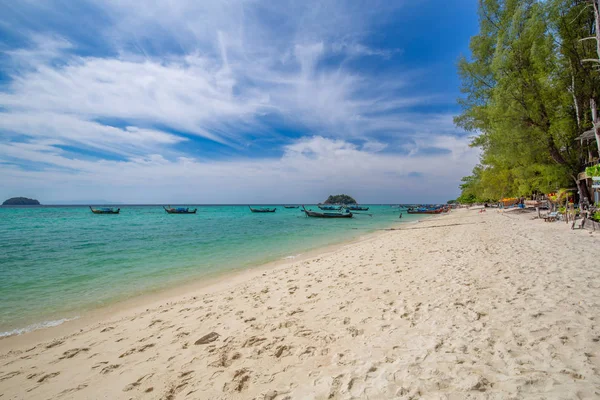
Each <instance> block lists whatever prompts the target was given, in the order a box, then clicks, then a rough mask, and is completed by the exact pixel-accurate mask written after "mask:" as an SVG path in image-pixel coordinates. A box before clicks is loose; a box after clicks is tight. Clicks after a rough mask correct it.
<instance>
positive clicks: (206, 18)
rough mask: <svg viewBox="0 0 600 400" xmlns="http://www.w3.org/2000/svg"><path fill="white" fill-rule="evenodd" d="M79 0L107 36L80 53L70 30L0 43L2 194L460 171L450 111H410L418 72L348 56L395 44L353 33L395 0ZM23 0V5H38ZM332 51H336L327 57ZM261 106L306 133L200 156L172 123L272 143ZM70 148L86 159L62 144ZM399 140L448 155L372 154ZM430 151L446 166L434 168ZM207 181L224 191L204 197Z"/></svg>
mask: <svg viewBox="0 0 600 400" xmlns="http://www.w3.org/2000/svg"><path fill="white" fill-rule="evenodd" d="M84 3H85V4H87V5H88V6H90V7H95V8H97V9H98V10H99V14H102V15H103V18H99V19H98V22H97V24H95V25H94V22H93V21H94V19H87V20H86V21H88V22H89V21H92V22H91V23H92V26H89V30H91V31H94V32H97V36H98V38H100V39H102V41H103V43H104V44H105V46H104V47H105V48H103V50H102V51H98V52H96V53H94V52H90V51H89V43H88V44H87V46H88V47H87V48H88V51H86V52H83V51H80V49H81V48H82V47H85V46H84V45H85V44H82V43H78V41H77V37H76V35H75V36H74V37H73V36H69V32H68V29H67V30H65V32H63V36H61V34H58V33H57V34H54V33H52V34H46V33H35V34H31V33H30V32H26V33H23V32H19V33H20V34H27V35H29V36H30V38H31V41H30V44H29V45H27V46H25V47H23V48H19V49H11V50H9V51H8V52H6V54H7V56H8V57H9V58H10V60H11V62H9V63H7V64H5V65H2V66H1V67H2V68H3V69H4V71H3V72H5V73H6V74H8V75H9V76H10V80H9V81H8V82H7V83H5V84H4V85H3V86H2V88H1V89H0V110H1V111H0V135H1V136H0V160H1V162H3V163H5V164H0V173H1V174H2V176H1V177H0V184H2V185H4V188H3V191H4V192H5V193H6V194H8V192H9V191H11V190H12V191H15V192H17V191H18V189H19V187H20V188H23V187H27V186H29V187H32V188H40V190H43V191H44V193H49V194H50V195H49V197H50V198H56V196H63V197H64V198H70V199H77V198H80V195H78V193H81V189H82V188H85V192H86V193H97V195H95V196H99V197H102V198H106V197H107V196H104V195H103V194H102V193H104V192H106V193H109V194H110V196H112V197H113V198H114V199H115V200H118V199H123V200H124V201H142V202H143V201H152V199H155V200H156V201H160V200H161V199H164V200H165V201H166V200H169V199H166V198H164V196H165V193H173V194H180V195H181V196H187V198H188V199H189V201H205V202H217V201H227V199H228V198H232V196H235V193H236V191H237V190H241V189H244V190H245V193H248V194H249V195H252V193H254V195H255V196H256V198H257V199H258V198H260V196H263V195H264V193H270V195H273V190H272V189H273V188H274V187H278V188H279V186H280V184H281V182H285V184H284V185H283V189H285V191H282V193H289V194H295V195H297V196H299V195H308V194H310V193H313V194H318V195H320V192H319V191H320V190H325V189H324V188H326V187H327V185H331V182H332V181H335V182H342V183H341V185H348V186H351V187H356V188H358V189H360V190H363V192H364V193H370V192H371V191H377V190H379V191H385V190H389V191H390V193H391V192H393V190H396V189H393V190H392V189H382V187H383V186H386V185H388V184H390V183H394V184H396V185H401V184H404V183H406V184H411V185H416V184H417V183H415V181H414V179H413V178H410V177H409V176H408V174H409V173H410V172H422V173H424V174H427V176H429V178H430V179H434V177H435V176H437V174H438V172H436V170H435V168H441V169H444V171H445V172H444V174H445V175H444V182H450V184H449V185H451V186H452V187H453V188H454V187H455V186H456V181H457V180H458V178H459V176H460V175H463V174H465V173H467V172H468V170H466V169H465V165H466V164H465V160H468V161H472V160H471V159H472V157H471V156H472V154H475V153H473V152H472V151H470V150H468V149H467V150H465V149H464V148H463V145H464V143H463V142H464V139H458V138H452V136H451V135H452V134H454V133H456V129H455V128H454V127H453V125H452V122H451V117H450V115H449V114H444V115H441V116H438V117H434V118H432V117H431V116H430V115H425V114H419V113H416V112H414V111H411V109H412V108H413V107H416V106H424V105H427V104H430V103H432V102H435V101H439V99H438V98H437V96H436V94H435V93H425V94H419V95H415V94H414V93H412V92H411V91H410V90H408V89H409V88H410V87H411V85H414V82H415V81H416V79H415V76H417V75H418V73H419V72H415V71H406V70H404V69H402V68H398V69H397V72H394V73H388V74H373V73H371V71H369V70H361V69H357V68H352V67H351V66H350V65H349V64H351V63H347V62H346V61H349V60H351V61H356V60H357V59H359V58H361V57H380V59H379V61H381V62H382V63H385V62H386V61H388V59H389V58H390V57H392V56H393V55H394V54H397V53H398V52H400V50H398V49H378V48H370V47H368V46H366V45H365V44H364V43H366V41H364V40H363V39H364V38H365V37H366V36H367V35H368V34H369V32H370V30H371V29H372V28H373V26H375V24H377V23H379V24H381V23H382V21H385V19H386V18H387V17H388V14H390V13H388V11H389V8H395V7H399V6H402V5H403V4H404V3H405V2H404V1H401V2H382V3H378V4H377V6H373V5H372V4H371V3H370V2H363V1H357V2H350V3H349V2H346V1H342V0H322V1H319V2H316V3H314V2H304V1H296V0H285V1H281V2H266V1H262V0H208V1H202V2H197V1H192V0H170V1H165V2H153V3H143V2H142V3H141V2H136V1H130V0H125V1H123V0H102V1H101V0H98V1H96V0H91V1H90V2H89V3H87V2H84ZM84 3H81V4H84ZM389 3H395V4H389ZM27 4H28V5H27V7H29V8H27V10H28V11H31V8H32V7H34V8H35V7H36V5H35V2H34V3H27ZM53 4H54V3H52V1H49V3H44V4H40V5H39V7H44V8H43V10H41V11H40V12H42V11H43V12H47V15H48V18H57V20H60V21H63V19H64V18H65V16H62V17H60V18H59V17H58V14H59V13H60V10H61V8H59V7H58V6H57V4H54V6H53ZM69 10H71V11H72V9H71V8H69ZM100 11H101V12H100ZM68 17H69V18H77V15H73V16H70V15H69V16H68ZM32 19H35V18H32ZM36 20H37V19H36ZM31 25H32V26H33V25H34V24H31ZM50 25H52V24H48V26H50ZM14 29H18V27H17V28H14ZM78 32H79V31H78ZM79 34H80V32H79ZM331 56H335V57H337V58H340V57H341V58H342V59H343V60H342V61H341V62H337V63H335V64H331V61H330V58H331ZM328 60H329V61H328ZM271 117H275V118H277V119H278V120H281V121H283V122H282V124H284V125H285V127H286V128H289V129H291V130H296V131H298V132H303V134H304V135H307V137H304V138H302V139H299V140H296V141H295V142H293V143H291V144H288V145H287V146H286V147H285V148H283V149H282V152H283V155H282V156H281V157H280V158H264V157H263V158H260V157H258V158H257V157H255V158H253V160H252V161H250V160H249V159H248V160H239V159H238V160H229V161H218V162H206V161H200V160H202V159H203V158H202V157H201V156H198V154H197V153H194V152H192V151H187V150H186V147H185V146H183V145H182V144H186V143H189V144H194V143H195V142H194V141H193V140H187V139H186V138H184V137H183V136H181V133H184V134H186V136H187V135H196V136H198V137H202V138H205V139H208V140H212V141H215V142H218V143H221V144H225V145H227V146H231V147H232V148H236V149H243V148H245V146H247V145H248V143H249V142H251V140H253V138H257V137H259V138H265V137H266V138H271V137H276V138H278V139H281V135H282V134H281V133H279V132H278V131H277V130H276V129H275V128H273V127H271V126H270V125H269V124H268V123H266V122H265V120H267V119H269V118H271ZM249 134H250V135H249ZM312 135H316V136H312ZM440 135H442V136H440ZM279 142H281V140H279ZM288 143H289V141H288ZM352 143H362V145H361V146H357V145H354V144H352ZM399 143H400V144H399ZM402 143H404V144H402ZM406 143H409V144H408V145H407V144H406ZM68 146H70V147H75V148H78V149H83V150H92V151H94V152H95V155H94V156H93V157H92V156H87V157H84V156H83V155H82V156H77V154H78V153H77V152H72V151H69V150H64V149H62V150H61V148H65V147H68ZM399 146H405V149H407V151H409V152H411V155H416V154H419V151H420V149H423V148H426V147H439V148H446V149H448V154H445V155H437V156H435V157H433V156H423V157H419V158H418V160H417V161H415V159H417V157H412V158H411V157H408V156H406V155H393V154H388V153H390V152H387V151H386V152H381V151H382V150H384V149H387V150H394V149H396V150H397V149H398V147H399ZM406 146H409V147H406ZM196 147H201V146H199V145H198V146H196ZM81 153H83V152H81ZM103 154H104V155H105V157H103V156H102V155H103ZM115 155H116V156H118V158H119V159H120V160H121V161H114V160H115V157H113V156H115ZM440 160H445V162H449V161H452V162H455V163H456V166H455V167H454V166H453V167H451V168H448V167H445V168H444V167H442V166H441V165H439V162H440ZM473 163H474V162H473ZM471 165H472V164H471ZM468 169H470V167H469V168H468ZM350 170H351V171H352V173H351V174H349V173H348V171H350ZM446 172H447V173H446ZM452 173H454V174H456V176H454V177H453V178H451V177H450V175H449V174H452ZM107 177H110V179H108V178H107ZM148 177H152V180H149V179H148ZM390 177H392V178H390ZM390 179H392V180H390ZM407 179H408V180H407ZM411 179H412V180H411ZM89 182H98V183H99V185H98V186H96V185H95V184H94V185H91V184H90V183H89ZM190 182H194V184H193V185H191V184H190ZM444 184H446V183H444ZM354 185H356V186H354ZM376 185H380V187H379V189H377V186H376ZM98 187H101V188H102V189H101V190H102V191H100V192H99V189H98ZM212 187H219V188H221V190H220V191H219V193H209V194H207V191H206V189H207V188H212ZM449 187H450V186H449ZM53 188H54V189H53ZM75 188H77V190H75ZM364 188H369V191H368V192H367V191H364V190H365V189H364ZM398 190H399V189H398ZM452 190H454V189H452ZM0 194H1V193H0ZM11 194H12V193H11ZM16 194H18V193H16ZM121 194H122V195H121ZM143 194H144V195H145V194H151V195H150V197H141V196H142V195H143ZM227 196H229V197H227ZM172 200H174V199H172ZM263 200H264V201H267V199H266V198H264V199H263ZM283 200H293V197H286V198H285V199H282V201H283Z"/></svg>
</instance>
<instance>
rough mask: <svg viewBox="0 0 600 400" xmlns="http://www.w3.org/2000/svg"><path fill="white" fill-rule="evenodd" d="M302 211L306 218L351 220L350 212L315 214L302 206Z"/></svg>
mask: <svg viewBox="0 0 600 400" xmlns="http://www.w3.org/2000/svg"><path fill="white" fill-rule="evenodd" d="M302 210H303V211H304V213H305V214H306V216H307V217H313V218H352V213H351V212H346V213H339V212H337V213H333V212H316V211H311V210H307V209H306V208H305V207H304V206H302Z"/></svg>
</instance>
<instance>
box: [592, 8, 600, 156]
mask: <svg viewBox="0 0 600 400" xmlns="http://www.w3.org/2000/svg"><path fill="white" fill-rule="evenodd" d="M594 4H596V3H595V1H594ZM590 108H591V109H592V123H593V124H594V135H595V136H596V146H598V154H600V121H598V105H597V104H596V100H595V99H593V98H592V99H590Z"/></svg>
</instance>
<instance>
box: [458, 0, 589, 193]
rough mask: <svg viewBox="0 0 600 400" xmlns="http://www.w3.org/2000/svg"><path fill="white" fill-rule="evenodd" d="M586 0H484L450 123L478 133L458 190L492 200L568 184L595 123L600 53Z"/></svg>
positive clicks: (461, 65)
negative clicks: (469, 169)
mask: <svg viewBox="0 0 600 400" xmlns="http://www.w3.org/2000/svg"><path fill="white" fill-rule="evenodd" d="M588 5H589V3H588V2H586V1H584V0H547V1H542V0H481V1H480V6H479V20H480V32H479V34H478V35H476V36H474V37H473V38H472V39H471V43H470V50H471V55H470V57H469V58H466V57H463V58H461V59H460V60H459V64H458V72H459V75H460V77H461V81H462V88H461V91H462V92H463V93H464V97H463V98H461V99H459V104H460V105H461V108H462V112H461V114H460V115H459V116H458V117H456V118H455V123H456V124H457V125H458V126H460V127H462V128H464V129H466V130H467V131H471V132H473V133H474V134H475V136H474V138H473V141H472V146H476V147H480V148H481V149H482V156H481V161H480V164H479V165H477V166H476V167H475V168H474V170H473V174H472V175H471V176H469V177H466V178H463V184H462V185H461V189H462V195H461V198H462V199H463V200H465V201H466V202H469V200H492V199H500V198H502V197H511V196H526V195H530V194H532V193H535V192H542V193H548V192H551V191H555V190H556V189H557V188H558V187H564V186H573V182H574V181H575V180H576V176H577V173H578V172H579V171H581V170H582V162H583V157H582V154H583V152H584V151H588V150H589V149H585V148H582V145H581V143H579V141H578V140H576V138H577V137H578V136H579V135H581V134H582V133H583V132H584V131H585V130H587V129H590V128H591V126H592V122H591V115H590V111H589V109H590V101H592V99H596V98H597V93H596V90H597V89H596V88H598V87H599V86H598V83H599V82H598V72H597V70H596V69H594V68H595V67H597V63H596V65H594V63H591V62H587V61H585V60H586V59H590V58H598V56H597V55H596V53H595V48H596V47H595V46H596V43H595V40H580V39H582V38H585V37H589V36H591V35H593V34H594V21H595V19H594V12H593V9H592V7H588Z"/></svg>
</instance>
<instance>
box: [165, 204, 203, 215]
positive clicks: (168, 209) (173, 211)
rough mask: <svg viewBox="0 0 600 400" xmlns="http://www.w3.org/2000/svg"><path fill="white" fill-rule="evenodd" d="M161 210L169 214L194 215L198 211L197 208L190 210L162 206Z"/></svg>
mask: <svg viewBox="0 0 600 400" xmlns="http://www.w3.org/2000/svg"><path fill="white" fill-rule="evenodd" d="M163 208H164V209H165V211H166V212H167V213H169V214H196V211H198V209H197V208H194V209H190V208H188V207H171V206H169V207H165V206H163Z"/></svg>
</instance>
